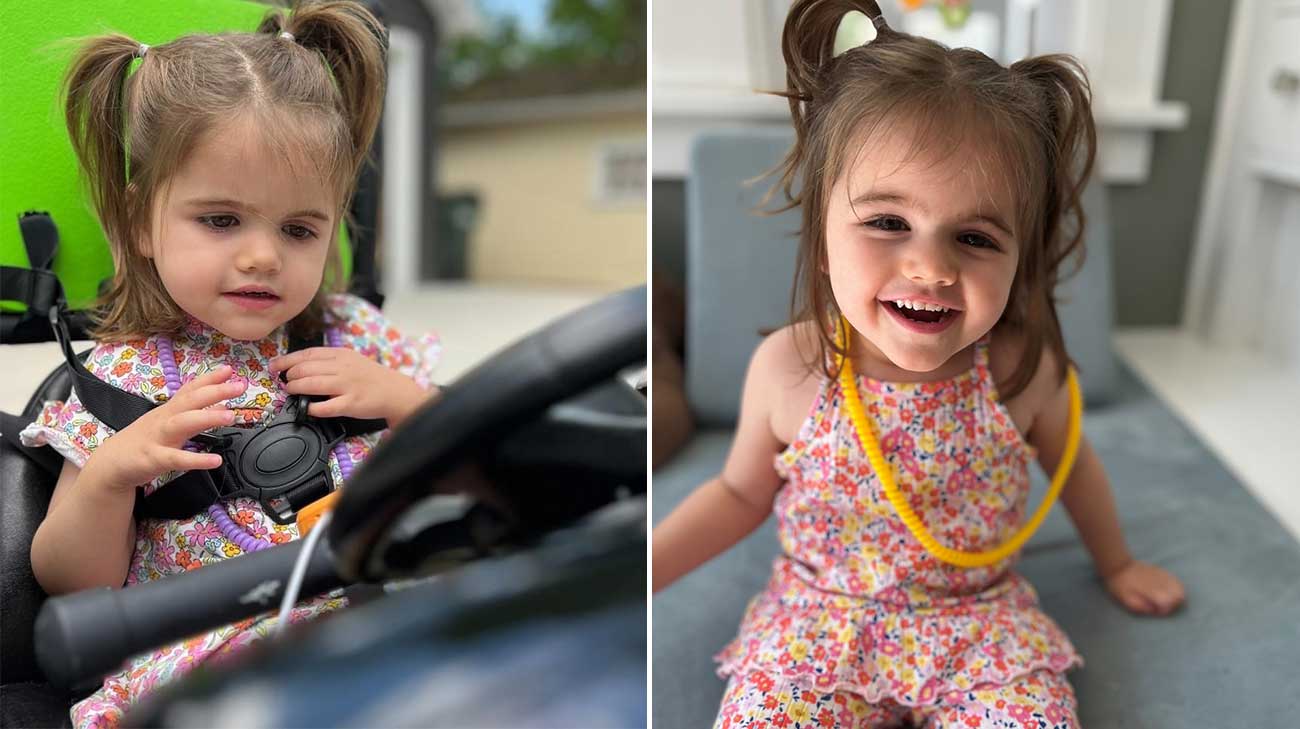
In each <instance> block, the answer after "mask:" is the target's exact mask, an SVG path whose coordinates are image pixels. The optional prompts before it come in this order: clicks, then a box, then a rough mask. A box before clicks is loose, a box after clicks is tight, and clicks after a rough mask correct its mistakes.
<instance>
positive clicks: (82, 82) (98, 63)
mask: <svg viewBox="0 0 1300 729" xmlns="http://www.w3.org/2000/svg"><path fill="white" fill-rule="evenodd" d="M139 49H140V44H139V43H138V42H136V41H133V40H131V39H130V38H127V37H126V36H124V35H118V34H113V35H105V36H100V37H97V38H93V39H91V40H90V41H87V42H86V44H85V45H83V46H82V47H81V49H80V50H79V51H78V52H77V54H76V56H75V57H74V58H73V60H72V66H71V68H70V69H69V71H68V74H67V76H66V77H65V82H64V90H65V97H66V101H65V113H66V120H67V125H68V134H69V136H70V137H71V139H72V148H73V150H74V151H75V152H76V154H77V161H78V162H79V163H80V165H81V169H82V171H83V173H84V176H85V179H86V181H87V184H88V186H89V188H90V193H91V198H92V200H93V202H94V205H95V210H96V212H97V213H98V215H99V219H100V222H101V223H102V225H103V226H104V232H105V234H106V235H107V236H108V238H109V240H110V241H113V242H114V243H115V245H114V246H113V248H114V252H115V254H116V253H117V251H118V249H119V247H129V246H131V241H132V240H133V238H134V230H133V226H132V223H131V221H132V220H134V219H136V218H135V216H134V215H133V214H132V213H133V211H132V210H131V209H130V208H131V198H130V195H129V193H128V180H127V160H126V155H127V128H126V109H125V106H126V89H125V86H126V80H125V79H126V74H127V70H128V69H129V68H130V66H131V62H132V61H134V60H135V58H136V54H137V53H138V51H139Z"/></svg>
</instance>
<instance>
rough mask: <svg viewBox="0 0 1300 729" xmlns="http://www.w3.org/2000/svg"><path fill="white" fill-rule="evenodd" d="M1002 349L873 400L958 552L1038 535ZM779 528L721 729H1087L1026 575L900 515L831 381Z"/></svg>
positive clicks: (920, 506) (923, 510)
mask: <svg viewBox="0 0 1300 729" xmlns="http://www.w3.org/2000/svg"><path fill="white" fill-rule="evenodd" d="M988 341H989V335H986V336H985V337H984V338H983V339H981V340H980V341H979V342H977V343H976V345H975V366H974V368H972V369H970V370H968V371H966V372H965V373H963V374H960V375H958V376H957V377H954V378H952V379H950V380H944V381H938V382H926V383H891V382H880V381H877V380H873V379H871V378H868V377H863V376H859V377H858V387H859V392H860V393H861V397H862V400H863V405H864V407H865V408H866V411H867V413H868V416H869V418H870V419H871V421H872V423H873V424H874V425H875V427H876V433H877V434H878V436H879V437H880V440H881V449H882V451H883V452H884V454H885V458H886V460H887V461H888V462H889V463H890V465H891V467H892V468H893V469H894V472H895V474H896V476H897V479H896V480H897V482H898V484H899V488H900V489H901V490H902V491H903V493H904V494H905V495H906V496H907V497H908V499H909V501H910V503H911V505H912V508H913V509H914V510H915V511H916V513H917V515H918V516H919V517H920V518H921V520H922V522H923V523H924V524H925V525H926V528H927V529H928V530H929V531H930V532H931V533H932V534H933V535H934V536H935V538H937V539H938V540H939V542H940V543H941V544H945V545H948V546H950V547H953V548H955V549H960V550H967V551H971V550H979V549H989V548H992V547H994V546H996V545H998V544H1001V543H1002V542H1003V541H1005V540H1006V539H1007V538H1009V537H1010V536H1011V535H1012V534H1014V533H1015V532H1016V531H1017V530H1018V528H1019V527H1020V525H1021V523H1022V522H1023V520H1024V518H1025V510H1026V508H1027V502H1028V499H1029V464H1030V461H1032V460H1033V459H1034V457H1035V451H1034V448H1033V447H1032V446H1030V445H1029V444H1028V443H1027V442H1025V440H1024V439H1023V438H1022V437H1021V435H1020V433H1019V431H1018V430H1017V429H1016V425H1015V424H1014V423H1013V422H1012V420H1011V417H1010V415H1009V414H1008V412H1007V410H1006V408H1005V407H1004V406H1003V405H1002V403H1001V402H1000V401H999V400H998V395H997V391H996V388H995V387H994V381H993V377H992V375H991V373H990V370H989V367H988ZM776 469H777V472H778V473H779V474H780V475H781V477H782V478H784V479H785V480H786V484H785V486H784V487H783V488H782V489H781V490H780V491H779V492H778V494H777V498H776V502H775V505H774V511H775V513H776V516H777V519H778V526H777V530H778V535H779V539H780V542H781V547H782V552H783V553H782V554H781V556H779V557H777V559H776V561H775V563H774V565H773V574H772V578H771V580H770V581H769V583H768V585H767V588H766V589H765V590H764V591H763V592H762V593H760V594H759V595H758V596H756V597H755V598H754V599H753V600H752V601H751V602H750V604H749V607H748V609H747V610H746V613H745V616H744V619H743V621H742V623H741V626H740V631H739V634H738V636H737V637H736V639H735V640H734V641H732V642H731V643H730V644H729V645H728V646H726V648H724V649H723V650H722V652H721V653H720V654H719V655H718V657H717V660H718V661H719V663H720V666H719V669H718V673H719V675H721V676H723V677H728V676H729V677H730V680H729V682H728V684H727V689H726V693H725V696H724V698H723V701H722V707H721V711H720V713H719V715H718V718H717V723H716V726H717V727H728V728H730V727H760V726H761V727H767V726H773V727H876V726H901V725H903V724H902V722H904V721H911V722H916V723H918V724H919V723H924V722H932V723H931V724H926V726H943V727H1035V728H1036V729H1037V728H1038V727H1075V726H1077V725H1078V719H1077V717H1076V715H1075V699H1074V694H1073V691H1072V690H1071V688H1070V685H1069V683H1068V682H1067V681H1066V680H1065V677H1064V676H1063V675H1062V674H1064V672H1065V671H1066V670H1067V669H1070V668H1072V667H1075V666H1080V665H1082V664H1083V659H1082V658H1081V657H1080V656H1079V655H1078V653H1076V651H1075V649H1074V646H1073V645H1071V643H1070V641H1069V639H1068V638H1067V637H1066V636H1065V634H1064V633H1063V632H1062V631H1061V629H1060V628H1059V627H1058V626H1057V625H1056V624H1055V623H1054V622H1053V621H1052V620H1051V618H1049V617H1047V616H1046V615H1045V614H1044V613H1043V612H1042V611H1041V610H1040V609H1039V607H1038V595H1037V593H1036V592H1035V591H1034V589H1033V587H1032V586H1030V584H1029V583H1028V582H1027V581H1026V580H1025V579H1024V578H1022V577H1021V576H1020V575H1018V574H1016V573H1015V572H1013V571H1012V570H1011V568H1012V566H1013V565H1014V564H1015V562H1016V560H1017V559H1018V558H1019V553H1017V554H1014V555H1012V556H1011V557H1008V558H1007V559H1005V560H1003V561H1001V562H998V563H996V564H993V565H990V566H987V567H980V568H974V569H971V568H963V567H955V566H952V565H949V564H946V563H944V562H941V561H939V560H938V559H936V558H935V557H933V556H931V555H930V554H929V553H928V552H926V551H925V548H924V547H922V546H921V544H920V543H919V542H918V541H917V540H916V538H915V537H914V536H912V534H911V533H910V532H909V531H908V529H907V527H906V525H904V523H903V521H902V519H901V518H900V517H899V516H898V514H897V513H895V511H894V507H893V506H892V505H891V504H890V503H889V500H888V498H887V497H886V495H885V493H884V490H883V488H882V487H881V485H880V482H879V481H878V480H877V478H876V476H875V474H874V473H873V472H872V469H871V464H870V463H869V462H868V460H867V456H866V453H865V451H864V450H863V449H862V447H861V445H860V443H859V441H858V437H857V434H856V432H855V431H854V427H853V422H852V420H851V419H850V418H849V416H848V412H847V410H846V409H845V408H844V406H843V395H842V392H841V390H840V386H839V383H838V380H831V379H825V380H824V381H823V383H822V385H821V388H820V390H819V392H818V395H817V399H816V400H815V402H814V404H813V408H812V412H811V413H810V414H809V416H808V418H807V419H806V420H805V421H804V423H803V425H802V426H801V427H800V430H799V433H798V435H797V436H796V437H795V439H794V442H793V443H791V444H790V445H789V447H787V448H786V449H785V450H784V451H783V452H782V453H780V454H779V455H778V456H777V459H776Z"/></svg>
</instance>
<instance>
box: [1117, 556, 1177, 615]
mask: <svg viewBox="0 0 1300 729" xmlns="http://www.w3.org/2000/svg"><path fill="white" fill-rule="evenodd" d="M1106 589H1108V590H1110V594H1111V595H1114V596H1115V599H1116V600H1119V602H1120V604H1122V605H1123V606H1124V607H1126V608H1128V609H1129V610H1131V611H1132V612H1135V613H1137V614H1139V615H1168V614H1170V613H1172V612H1173V611H1174V610H1175V609H1177V608H1178V606H1179V605H1182V604H1183V599H1184V597H1185V595H1186V593H1185V591H1184V590H1183V583H1182V582H1180V581H1179V580H1178V578H1177V577H1174V576H1173V574H1171V573H1169V572H1167V571H1166V570H1163V569H1161V568H1159V567H1157V566H1155V565H1153V564H1149V563H1147V562H1139V561H1138V560H1133V561H1132V562H1129V563H1128V565H1127V566H1125V567H1124V568H1123V569H1121V570H1119V571H1118V572H1116V573H1115V574H1113V575H1111V576H1110V577H1107V578H1106Z"/></svg>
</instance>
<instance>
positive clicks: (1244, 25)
mask: <svg viewBox="0 0 1300 729" xmlns="http://www.w3.org/2000/svg"><path fill="white" fill-rule="evenodd" d="M1228 53H1229V61H1228V64H1229V65H1228V70H1227V72H1226V73H1225V74H1224V86H1223V89H1222V91H1221V93H1220V98H1219V114H1218V118H1217V119H1216V130H1215V140H1214V151H1213V155H1212V159H1211V163H1210V169H1209V173H1208V175H1207V177H1206V185H1205V190H1204V194H1203V198H1202V209H1201V215H1200V220H1199V231H1198V235H1197V240H1196V250H1195V253H1194V258H1193V264H1192V272H1191V274H1192V275H1191V279H1190V281H1189V286H1188V298H1187V306H1186V311H1187V314H1186V320H1185V324H1186V325H1187V326H1188V327H1189V328H1190V329H1191V330H1192V331H1194V332H1196V333H1197V334H1199V335H1200V336H1202V337H1203V338H1205V339H1206V340H1207V341H1208V342H1210V343H1212V344H1214V345H1216V346H1222V347H1244V348H1247V349H1251V350H1254V351H1257V352H1260V353H1262V354H1265V355H1267V356H1269V357H1271V358H1273V359H1274V360H1276V361H1278V362H1281V363H1283V366H1286V367H1290V368H1293V369H1294V370H1295V371H1296V372H1297V373H1300V287H1297V286H1296V282H1297V281H1298V280H1300V0H1238V5H1237V8H1236V15H1235V17H1234V19H1233V30H1232V38H1231V41H1230V46H1229V51H1228Z"/></svg>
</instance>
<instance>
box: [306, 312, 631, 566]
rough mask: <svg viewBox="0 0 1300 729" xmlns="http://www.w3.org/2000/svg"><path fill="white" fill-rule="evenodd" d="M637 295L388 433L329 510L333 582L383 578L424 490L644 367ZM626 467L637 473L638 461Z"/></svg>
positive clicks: (553, 329)
mask: <svg viewBox="0 0 1300 729" xmlns="http://www.w3.org/2000/svg"><path fill="white" fill-rule="evenodd" d="M645 293H646V290H645V287H644V286H641V287H637V288H634V289H630V290H627V291H624V292H622V293H619V294H616V295H613V296H610V297H607V298H605V299H603V300H602V301H599V302H597V303H596V304H594V305H591V306H588V307H587V308H585V309H582V310H579V311H578V312H575V313H574V314H571V315H570V316H567V317H565V318H563V319H560V320H559V321H556V322H555V323H553V324H551V325H550V326H548V327H546V328H545V329H543V330H542V331H539V332H537V333H535V334H533V335H531V336H529V337H527V338H525V339H523V340H521V341H519V342H518V343H516V344H514V345H513V346H511V347H510V348H509V349H506V350H505V351H503V352H501V353H500V354H498V355H496V356H495V357H493V358H492V359H490V360H489V361H487V362H485V363H484V364H483V365H481V366H479V367H477V368H475V369H474V370H471V371H470V372H468V373H466V374H465V375H464V376H463V377H461V378H460V379H459V380H457V381H456V382H455V383H454V384H453V385H451V386H449V387H447V388H446V389H445V390H444V391H443V393H442V395H441V397H440V398H439V399H438V400H437V401H436V402H434V403H431V404H429V405H427V406H425V407H424V408H423V409H421V411H420V412H418V413H416V414H415V415H413V416H412V417H411V420H410V421H409V422H408V423H406V424H404V425H403V427H402V428H401V429H400V430H397V431H395V432H393V433H392V434H391V435H390V436H389V437H388V438H387V439H386V440H385V441H384V443H383V444H382V445H381V446H380V448H378V449H377V450H376V451H375V453H373V454H372V455H371V457H370V458H369V459H367V460H366V461H365V463H363V464H362V466H361V469H360V470H359V471H358V473H357V476H356V477H355V480H354V482H353V483H351V484H349V485H348V488H347V489H346V490H344V491H343V494H342V496H341V498H340V499H339V503H338V506H337V507H336V508H335V510H334V516H333V517H332V519H333V520H332V522H331V523H330V525H329V540H330V544H331V545H332V546H333V548H334V551H335V555H336V565H337V566H338V569H339V573H340V575H342V576H343V577H344V578H345V579H348V580H351V581H356V580H378V579H382V578H383V577H384V576H385V575H386V574H388V573H389V570H387V569H385V565H384V564H383V559H382V556H383V552H384V550H383V546H384V545H385V544H386V543H387V540H386V536H387V531H388V528H389V527H390V526H392V524H393V523H394V521H395V520H396V519H397V517H398V516H399V515H400V514H402V513H404V512H405V511H406V510H407V509H408V508H409V507H410V506H411V505H412V504H413V503H415V502H416V501H418V500H420V499H422V498H424V497H425V496H427V495H428V493H429V484H433V483H437V482H439V481H441V480H443V479H445V478H447V477H448V476H449V475H450V474H452V473H453V471H454V470H455V469H456V468H457V467H459V466H461V465H462V464H465V463H466V462H467V461H470V460H472V459H475V458H481V457H482V456H483V455H484V454H485V453H490V452H491V451H492V450H493V448H492V446H493V445H495V444H500V443H501V442H502V441H503V440H504V439H506V438H508V437H509V436H510V435H511V434H512V433H515V432H517V431H519V430H520V429H521V428H523V427H524V426H526V425H528V424H529V423H531V422H533V421H535V420H536V418H537V417H538V416H539V415H541V414H542V413H543V412H544V411H546V409H547V408H548V407H550V406H551V405H553V404H555V403H558V402H561V401H563V400H566V399H567V398H570V397H572V396H574V395H577V394H579V393H582V392H583V391H586V390H588V389H590V388H591V387H593V386H595V385H597V384H598V383H601V382H604V381H606V380H609V379H611V378H613V377H614V376H615V375H616V374H617V373H618V372H619V371H620V370H623V369H625V368H627V367H629V366H631V365H633V364H635V363H637V362H643V361H645V357H646V298H645ZM639 435H640V437H641V438H644V420H642V431H641V433H640V434H639ZM589 445H590V444H588V446H589ZM598 454H599V452H598V451H597V453H596V455H598ZM489 465H490V464H489ZM630 465H631V466H632V467H634V468H635V469H636V471H638V472H640V473H641V474H644V473H645V463H644V462H642V463H636V464H630ZM639 486H640V487H641V488H644V486H645V484H644V477H643V478H642V482H641V483H640V484H639Z"/></svg>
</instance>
